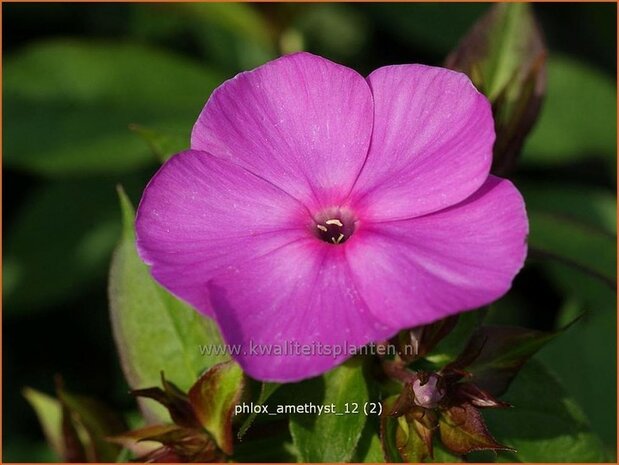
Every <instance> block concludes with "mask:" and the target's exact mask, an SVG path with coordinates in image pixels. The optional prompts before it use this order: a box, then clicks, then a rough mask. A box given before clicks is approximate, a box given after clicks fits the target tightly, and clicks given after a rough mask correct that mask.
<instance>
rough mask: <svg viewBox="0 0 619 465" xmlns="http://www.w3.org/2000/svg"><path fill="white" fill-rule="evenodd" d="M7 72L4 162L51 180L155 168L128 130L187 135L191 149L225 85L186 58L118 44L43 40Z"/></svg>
mask: <svg viewBox="0 0 619 465" xmlns="http://www.w3.org/2000/svg"><path fill="white" fill-rule="evenodd" d="M4 71H5V74H4V76H5V78H4V83H3V84H4V87H3V91H4V92H3V96H4V116H5V118H4V124H5V127H4V131H5V134H10V137H6V138H5V139H4V147H3V148H4V150H3V153H4V162H5V163H6V164H7V166H10V167H15V168H19V169H23V170H27V171H29V172H34V173H37V174H42V175H47V176H64V175H74V176H82V175H88V174H93V173H104V172H106V173H118V172H122V171H128V170H133V169H135V168H136V167H139V166H143V165H146V164H154V162H155V160H154V157H153V156H152V155H151V154H150V152H149V150H148V148H147V147H146V146H145V145H144V144H143V143H142V142H141V141H140V140H139V139H138V138H136V137H135V136H134V135H133V134H131V132H130V131H129V129H128V128H129V125H130V124H134V123H137V124H142V125H144V126H147V127H157V128H161V129H164V128H167V129H171V130H175V131H182V132H183V133H184V134H185V136H186V140H187V145H189V134H190V131H191V128H192V126H193V123H194V121H195V118H196V116H197V115H198V113H199V112H200V110H201V108H202V106H203V105H204V102H205V101H206V99H207V98H208V96H209V94H210V92H211V91H212V90H213V89H214V88H215V86H216V85H218V84H219V83H220V82H221V77H220V76H218V75H217V74H216V73H214V72H212V71H210V70H209V69H206V68H204V67H202V66H200V65H198V64H195V63H193V62H192V61H190V60H187V59H185V58H182V57H179V56H175V55H173V54H169V53H165V52H161V51H158V50H155V49H152V48H148V47H144V46H140V45H135V44H128V43H120V42H109V43H105V42H87V41H73V40H54V41H47V42H41V43H37V44H34V45H30V46H28V47H27V48H25V49H22V50H20V51H19V52H17V53H15V54H13V55H11V56H8V57H7V58H6V61H5V68H4ZM35 136H36V137H35Z"/></svg>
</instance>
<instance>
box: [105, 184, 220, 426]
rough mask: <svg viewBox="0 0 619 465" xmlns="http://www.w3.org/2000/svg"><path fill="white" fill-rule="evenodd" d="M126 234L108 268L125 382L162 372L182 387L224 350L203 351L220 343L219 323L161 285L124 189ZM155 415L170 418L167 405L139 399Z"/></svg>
mask: <svg viewBox="0 0 619 465" xmlns="http://www.w3.org/2000/svg"><path fill="white" fill-rule="evenodd" d="M120 199H121V207H122V215H123V234H122V238H121V241H120V244H119V245H118V247H117V249H116V251H115V253H114V257H113V259H112V265H111V270H110V284H109V298H110V311H111V317H112V328H113V330H114V338H115V340H116V345H117V347H118V351H119V355H120V360H121V364H122V368H123V371H124V373H125V377H126V378H127V382H128V383H129V385H130V386H131V388H133V389H140V388H145V387H150V386H156V385H158V384H159V382H160V373H161V371H164V372H165V375H166V377H167V378H168V379H169V380H170V381H173V382H174V383H175V384H176V385H178V386H179V387H180V388H181V389H183V390H187V389H189V388H190V387H191V386H192V385H193V383H194V382H195V380H196V379H198V376H199V375H200V373H202V372H203V371H204V370H205V369H207V368H209V367H211V366H213V365H214V364H215V363H217V362H219V361H222V360H223V359H224V358H225V356H224V355H215V354H210V355H203V354H202V353H201V352H200V346H201V345H206V344H213V345H215V344H221V337H220V335H219V332H218V330H217V327H216V325H215V323H214V322H213V321H212V320H210V319H208V318H206V317H203V316H201V315H200V314H199V313H198V312H196V311H195V310H193V309H192V308H190V307H189V306H188V305H186V304H184V303H183V302H181V301H180V300H178V299H176V298H175V297H173V296H172V295H170V294H169V293H168V292H166V291H165V290H164V289H162V288H161V287H160V286H159V285H158V284H157V283H155V281H154V280H153V278H152V277H151V275H150V273H149V271H148V268H147V266H146V265H145V264H144V263H143V262H142V261H141V260H140V258H139V257H138V255H137V251H136V248H135V235H134V231H133V222H134V213H133V208H132V206H131V204H130V202H129V199H128V198H127V197H126V195H125V194H124V193H123V192H122V191H121V192H120ZM140 405H141V407H142V408H143V410H144V411H145V413H146V414H147V417H148V418H149V419H151V420H154V419H159V420H166V419H167V418H168V415H167V412H165V409H164V408H163V407H161V406H159V405H157V404H155V403H154V402H152V401H148V400H145V401H141V402H140Z"/></svg>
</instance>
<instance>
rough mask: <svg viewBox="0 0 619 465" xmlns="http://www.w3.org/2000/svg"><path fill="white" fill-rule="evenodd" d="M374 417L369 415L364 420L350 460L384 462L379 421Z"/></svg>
mask: <svg viewBox="0 0 619 465" xmlns="http://www.w3.org/2000/svg"><path fill="white" fill-rule="evenodd" d="M377 420H378V419H376V418H375V417H370V418H368V419H367V421H366V422H365V427H364V428H363V431H362V432H361V439H359V444H358V445H357V449H356V450H355V455H354V456H353V458H352V462H360V463H384V462H385V454H384V452H383V448H382V444H381V440H380V431H379V426H380V425H379V421H377Z"/></svg>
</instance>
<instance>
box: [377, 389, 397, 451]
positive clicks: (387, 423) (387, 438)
mask: <svg viewBox="0 0 619 465" xmlns="http://www.w3.org/2000/svg"><path fill="white" fill-rule="evenodd" d="M398 397H399V395H395V396H391V397H388V398H387V399H385V400H384V401H383V412H382V414H381V416H380V442H381V445H382V450H383V458H384V460H383V461H384V462H401V461H402V457H401V456H400V451H399V450H398V446H397V444H396V434H397V431H398V429H399V428H400V420H399V418H402V417H399V418H395V417H393V416H391V415H389V413H390V412H391V411H392V410H393V408H394V406H395V404H396V402H397V400H398Z"/></svg>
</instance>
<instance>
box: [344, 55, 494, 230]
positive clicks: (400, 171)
mask: <svg viewBox="0 0 619 465" xmlns="http://www.w3.org/2000/svg"><path fill="white" fill-rule="evenodd" d="M368 81H369V83H370V87H371V89H372V94H373V97H374V129H373V134H372V142H371V147H370V151H369V153H368V158H367V161H366V163H365V166H364V167H363V170H362V172H361V174H360V176H359V180H358V181H357V183H356V185H355V188H354V193H353V199H354V200H353V203H354V204H355V205H357V206H358V208H359V209H363V210H365V217H366V218H368V219H373V220H377V221H379V220H394V219H405V218H412V217H415V216H420V215H423V214H427V213H431V212H434V211H438V210H440V209H442V208H445V207H448V206H451V205H455V204H456V203H458V202H460V201H462V200H464V199H465V198H467V197H468V196H469V195H471V194H472V193H473V192H475V191H476V190H477V189H478V188H479V187H480V186H481V185H482V184H483V183H484V181H485V180H486V177H487V176H488V173H489V170H490V163H491V160H492V144H493V142H494V123H493V119H492V112H491V109H490V104H489V103H488V101H487V100H486V98H485V97H484V96H483V95H481V94H480V93H479V92H478V91H477V90H476V89H475V87H474V86H473V84H472V83H471V81H470V80H469V79H468V77H466V76H465V75H464V74H461V73H457V72H454V71H450V70H447V69H444V68H436V67H431V66H423V65H401V66H388V67H384V68H379V69H377V70H376V71H374V72H373V73H372V74H370V76H369V77H368Z"/></svg>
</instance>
